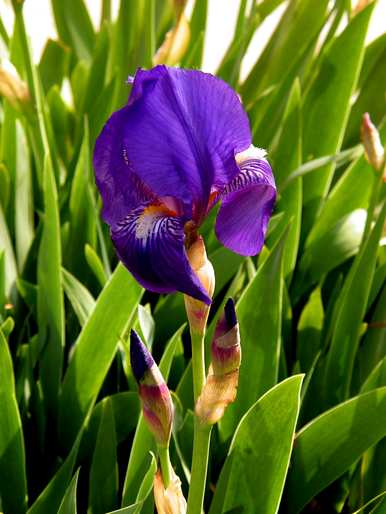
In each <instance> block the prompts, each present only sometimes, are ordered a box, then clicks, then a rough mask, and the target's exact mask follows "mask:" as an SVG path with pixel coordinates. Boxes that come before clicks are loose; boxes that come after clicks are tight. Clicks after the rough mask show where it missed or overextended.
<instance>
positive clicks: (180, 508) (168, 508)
mask: <svg viewBox="0 0 386 514" xmlns="http://www.w3.org/2000/svg"><path fill="white" fill-rule="evenodd" d="M154 501H155V505H156V507H157V513H158V514H185V513H186V500H185V498H184V495H183V494H182V489H181V480H180V479H179V478H178V476H177V475H176V474H175V473H174V471H173V470H172V476H171V480H170V483H169V485H168V487H167V488H166V489H165V485H164V482H163V480H162V473H161V470H160V469H158V471H157V473H156V474H155V476H154Z"/></svg>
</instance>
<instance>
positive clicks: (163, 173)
mask: <svg viewBox="0 0 386 514" xmlns="http://www.w3.org/2000/svg"><path fill="white" fill-rule="evenodd" d="M121 137H122V138H123V145H124V148H125V149H126V152H127V155H128V159H129V161H130V163H131V165H132V167H133V169H134V170H135V171H136V173H137V174H138V175H139V177H140V178H141V180H142V181H143V182H144V183H145V184H147V185H148V186H149V187H150V188H151V190H152V191H154V192H155V193H156V194H157V195H158V196H165V195H170V193H171V191H173V195H174V196H175V197H176V198H179V199H180V200H181V201H182V202H183V203H184V205H185V213H186V214H187V215H188V216H190V215H193V218H195V221H198V222H199V221H201V218H202V216H203V215H204V214H205V211H206V206H207V202H208V198H209V195H210V192H211V189H212V187H213V186H215V187H222V186H224V185H225V184H227V183H229V182H230V181H231V180H232V179H233V178H234V176H235V175H236V174H237V173H238V167H237V164H236V162H235V154H236V153H238V152H241V151H243V150H245V149H246V148H247V147H248V146H249V145H250V143H251V134H250V129H249V123H248V118H247V116H246V114H245V112H244V109H243V107H242V105H241V102H240V100H239V98H238V97H237V95H236V93H235V92H234V91H233V90H232V89H231V88H230V87H229V86H228V85H227V84H226V83H225V82H223V81H222V80H221V79H218V78H216V77H213V76H212V75H209V74H206V73H203V72H200V71H193V70H182V69H177V68H168V67H166V66H157V67H156V68H154V69H153V70H150V71H144V70H139V71H138V72H137V74H136V76H135V78H134V84H133V92H132V95H131V96H130V99H129V115H128V116H127V119H126V122H125V124H124V126H123V127H122V135H121ZM189 211H190V212H189Z"/></svg>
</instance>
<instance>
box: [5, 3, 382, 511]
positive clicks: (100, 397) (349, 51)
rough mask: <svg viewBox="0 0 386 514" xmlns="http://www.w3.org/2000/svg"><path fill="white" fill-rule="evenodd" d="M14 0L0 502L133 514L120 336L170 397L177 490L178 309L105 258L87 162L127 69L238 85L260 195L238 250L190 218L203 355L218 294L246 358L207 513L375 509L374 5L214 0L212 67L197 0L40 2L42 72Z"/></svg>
mask: <svg viewBox="0 0 386 514" xmlns="http://www.w3.org/2000/svg"><path fill="white" fill-rule="evenodd" d="M32 4H33V2H32V0H26V2H25V6H23V2H16V1H14V2H13V9H14V16H9V10H10V9H11V6H10V5H8V7H7V8H8V11H6V10H5V7H4V5H2V6H1V7H2V11H4V12H7V13H8V14H6V15H5V16H4V18H3V17H2V18H0V20H1V23H0V43H1V44H0V55H1V64H0V94H1V97H0V399H1V401H0V505H1V509H0V510H2V512H4V514H19V513H20V514H22V513H25V512H27V510H28V512H29V513H31V514H37V513H39V514H40V513H41V514H44V513H47V514H52V513H54V512H60V513H61V514H62V513H76V512H79V513H82V512H89V513H92V514H94V513H95V514H96V513H98V514H99V513H107V512H113V511H117V512H122V513H124V512H135V513H139V512H143V513H150V512H153V510H154V504H153V497H152V494H151V488H152V480H153V475H154V471H155V467H156V463H155V460H154V457H153V455H152V453H151V452H152V451H154V445H153V442H152V439H151V437H150V434H149V433H148V432H147V429H146V426H145V425H144V423H143V420H142V416H141V414H140V411H139V401H138V397H137V395H136V385H135V382H134V380H133V377H132V374H131V369H130V365H129V358H128V355H129V343H128V331H129V329H130V328H131V327H135V328H136V330H137V331H138V332H139V333H140V334H141V336H142V337H143V340H144V341H145V342H146V343H147V344H148V346H149V347H150V348H151V349H152V353H153V355H154V356H155V358H156V360H157V361H158V362H160V367H161V369H162V371H163V373H164V376H165V377H166V378H168V384H169V386H170V388H171V389H172V390H173V391H175V394H174V395H173V398H174V401H175V406H176V423H175V427H174V430H173V442H172V455H171V457H172V461H173V466H174V468H175V469H176V471H177V474H178V475H179V476H180V477H181V479H182V482H183V483H182V485H183V489H184V492H185V494H186V492H187V489H188V485H189V480H190V473H189V468H190V465H191V457H192V445H191V440H192V426H193V416H192V409H193V399H192V376H191V367H190V349H189V336H188V333H187V331H186V327H185V325H184V323H185V314H184V306H183V300H182V297H181V295H169V296H167V297H162V296H158V295H155V294H150V293H148V292H146V291H143V290H142V288H140V287H139V286H138V284H137V283H136V282H135V281H134V279H133V278H132V277H131V275H130V274H129V273H128V272H127V271H126V270H125V269H124V268H123V267H122V266H121V265H119V264H117V259H116V257H115V255H114V251H113V249H112V246H111V242H110V237H109V234H108V230H107V229H106V226H105V225H104V224H103V222H102V221H101V219H100V215H99V211H100V199H99V197H98V195H97V193H96V188H95V185H94V180H93V171H92V160H91V156H92V151H93V147H94V143H95V138H96V136H97V135H98V133H99V131H100V130H101V128H102V126H103V124H104V122H105V121H106V119H107V118H108V116H109V115H110V113H111V112H112V111H113V110H115V109H117V108H119V107H120V106H122V105H124V103H125V102H126V99H127V96H128V92H129V87H130V86H128V84H127V83H126V80H127V77H128V76H129V75H130V74H133V73H135V70H136V68H137V67H138V66H142V67H150V66H152V65H153V64H155V63H158V62H167V63H169V64H173V65H182V66H185V67H193V68H200V67H203V68H204V69H209V70H210V71H217V73H218V75H219V76H220V77H222V78H223V79H224V80H226V81H228V82H229V83H230V84H231V85H232V86H233V87H235V88H236V89H237V91H238V92H239V94H240V95H241V100H242V101H243V103H244V105H245V107H246V109H247V111H248V114H249V117H250V122H251V127H252V129H253V133H254V144H255V145H257V146H263V147H266V148H267V150H268V155H269V159H270V161H271V163H272V166H273V169H274V172H275V177H276V181H277V185H278V191H279V198H278V202H277V205H276V209H275V213H274V216H273V218H272V220H271V223H270V226H269V230H268V235H267V240H266V246H265V247H264V249H263V251H262V253H261V254H260V256H259V257H258V258H247V259H245V258H242V257H240V256H238V255H234V254H232V253H231V252H229V251H228V250H226V249H224V248H222V247H221V246H220V245H219V243H218V242H217V240H216V238H215V236H214V233H213V223H212V222H213V220H211V219H208V220H207V222H206V223H205V225H204V226H203V227H202V233H203V235H204V237H205V240H206V245H207V248H208V254H209V256H210V259H211V261H212V262H213V265H214V268H215V272H216V291H215V300H214V303H213V307H212V312H211V317H210V324H209V330H208V338H207V343H208V344H209V342H210V337H211V334H212V333H213V330H214V326H215V322H216V320H217V318H218V316H219V313H220V312H221V309H222V306H223V304H224V301H225V300H226V299H227V298H228V296H230V295H231V296H233V297H234V298H235V299H236V300H237V311H238V316H239V320H240V331H241V337H242V346H243V361H242V366H241V371H240V373H241V376H240V387H239V391H238V397H237V401H236V402H235V403H234V404H233V405H232V407H230V408H229V409H228V411H227V413H226V415H225V417H224V418H223V419H222V420H221V422H220V424H219V425H218V426H217V427H216V428H215V430H214V436H213V442H212V446H211V455H210V464H209V477H208V484H207V491H206V498H205V508H206V511H208V512H210V513H215V514H217V513H223V512H224V513H225V512H248V513H252V512H256V513H258V514H260V513H261V514H275V513H276V512H278V511H280V512H282V513H286V512H288V513H292V514H294V513H297V512H305V513H317V512H331V513H344V514H347V513H354V512H358V513H359V512H368V513H370V512H373V513H378V514H379V513H381V512H385V510H384V509H385V505H386V503H385V499H384V497H383V496H382V493H383V492H384V491H385V490H386V467H385V465H384V463H385V459H386V401H385V398H386V397H385V394H386V393H385V386H386V364H385V362H386V361H385V359H386V337H385V336H386V246H385V243H386V233H385V217H386V207H385V197H386V191H385V187H386V186H385V185H384V184H382V183H381V181H380V173H378V174H376V172H375V171H374V169H373V168H372V167H371V166H370V164H369V163H368V162H367V160H366V157H365V156H364V154H363V148H362V146H361V144H360V139H359V134H360V125H361V118H362V115H363V113H364V112H365V111H368V112H370V114H371V116H372V119H373V122H374V123H375V124H376V125H377V126H378V127H379V130H380V134H381V139H382V141H383V143H384V142H385V141H386V130H385V125H384V116H385V113H386V96H385V93H386V75H385V73H386V72H385V70H386V35H385V34H383V33H381V32H379V35H378V37H376V38H375V39H373V40H372V42H370V43H368V34H369V26H370V27H371V26H374V20H375V21H377V19H378V18H379V12H381V11H380V10H379V5H376V2H366V1H361V2H357V3H354V4H353V5H351V3H350V2H348V1H346V0H345V1H343V0H335V1H328V2H327V1H324V0H320V1H318V2H315V1H314V0H289V1H286V2H284V1H281V0H261V1H259V2H258V1H249V2H248V1H246V0H241V1H240V2H238V3H237V2H234V3H233V2H232V4H238V5H237V7H238V10H237V9H236V10H235V11H234V15H235V19H234V20H233V21H234V23H233V25H232V28H231V29H229V30H228V29H227V30H228V32H229V37H228V41H227V42H226V44H225V47H226V45H228V47H227V48H225V54H224V55H223V56H221V55H220V56H219V55H217V64H213V63H215V62H216V61H215V59H214V58H213V56H212V54H213V55H214V54H216V52H217V50H215V49H214V48H213V49H211V48H210V41H213V40H214V39H215V38H216V37H217V38H219V37H220V36H219V35H218V34H216V32H215V29H214V28H213V19H214V18H213V5H214V4H213V2H210V1H209V2H207V1H206V0H196V1H195V2H189V3H188V5H187V6H185V5H184V2H183V1H182V0H179V1H177V0H176V1H174V2H173V1H172V0H137V1H136V2H131V1H128V0H121V1H120V2H111V1H110V0H103V1H102V2H101V9H100V12H99V16H98V17H97V18H98V19H97V22H95V16H93V15H94V10H93V12H92V13H91V12H90V11H89V10H88V7H87V4H85V3H84V1H83V0H71V1H68V2H62V1H60V0H52V1H51V8H52V13H53V17H54V20H55V27H56V34H55V31H54V32H53V33H52V34H50V38H49V39H48V40H47V41H46V43H45V44H44V47H43V50H42V53H41V56H39V59H38V62H35V61H36V52H35V53H33V52H32V51H31V41H30V38H29V35H30V34H29V30H28V28H26V21H27V22H28V21H29V20H28V12H29V11H28V10H29V9H32V7H31V5H32ZM34 5H35V8H36V9H38V7H36V6H37V3H36V2H35V4H34ZM42 5H43V3H42V4H39V8H41V9H44V6H43V7H42ZM233 8H234V7H233ZM37 12H38V11H37ZM374 13H375V14H374ZM221 15H222V13H221V12H220V13H219V14H218V20H217V23H218V25H219V26H220V25H221V27H223V26H225V27H229V26H230V25H228V23H229V20H227V19H225V18H224V19H221ZM383 16H385V13H384V14H383ZM26 18H27V19H26ZM384 19H385V18H384V17H383V20H384ZM13 20H14V21H13ZM267 23H268V24H269V26H270V27H271V29H272V30H271V33H268V32H267V28H266V27H267ZM28 26H29V25H28V23H27V27H28ZM232 31H233V32H232ZM211 38H212V39H211ZM213 38H214V39H213ZM256 41H260V43H259V44H260V47H259V45H256ZM32 43H35V41H34V40H33V41H32ZM33 46H34V48H35V45H33ZM157 50H158V51H157ZM211 50H213V51H212V54H211ZM33 56H34V57H33ZM219 57H220V58H219ZM368 213H370V217H369V214H368ZM117 509H119V510H117Z"/></svg>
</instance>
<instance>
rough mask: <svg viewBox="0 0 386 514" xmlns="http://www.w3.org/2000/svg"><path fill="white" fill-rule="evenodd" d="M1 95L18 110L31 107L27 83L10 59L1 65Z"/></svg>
mask: <svg viewBox="0 0 386 514" xmlns="http://www.w3.org/2000/svg"><path fill="white" fill-rule="evenodd" d="M0 95H1V96H4V97H5V98H6V99H7V100H8V102H9V103H10V104H11V105H12V106H13V107H14V108H15V109H17V110H20V111H22V110H25V109H26V108H30V107H31V98H30V94H29V91H28V88H27V85H26V83H25V82H24V81H23V80H22V79H21V78H20V77H19V75H18V73H17V71H16V68H15V67H14V66H13V64H12V63H10V62H9V61H4V62H3V63H2V67H0Z"/></svg>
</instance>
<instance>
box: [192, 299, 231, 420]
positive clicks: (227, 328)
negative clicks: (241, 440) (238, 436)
mask: <svg viewBox="0 0 386 514" xmlns="http://www.w3.org/2000/svg"><path fill="white" fill-rule="evenodd" d="M240 362H241V347H240V333H239V324H238V322H237V317H236V311H235V306H234V302H233V300H232V299H229V300H228V301H227V303H226V305H225V309H224V314H223V316H222V317H221V318H220V320H219V321H218V323H217V326H216V330H215V334H214V338H213V341H212V363H211V366H210V368H209V374H208V378H207V381H206V384H205V386H204V389H203V390H202V393H201V395H200V397H199V398H198V400H197V403H196V415H197V417H198V418H199V419H200V421H201V423H203V424H208V425H213V424H214V423H217V421H219V420H220V419H221V418H222V416H223V415H224V412H225V409H226V408H227V406H228V405H229V404H230V403H232V402H234V401H235V399H236V394H237V386H238V382H239V368H240Z"/></svg>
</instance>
